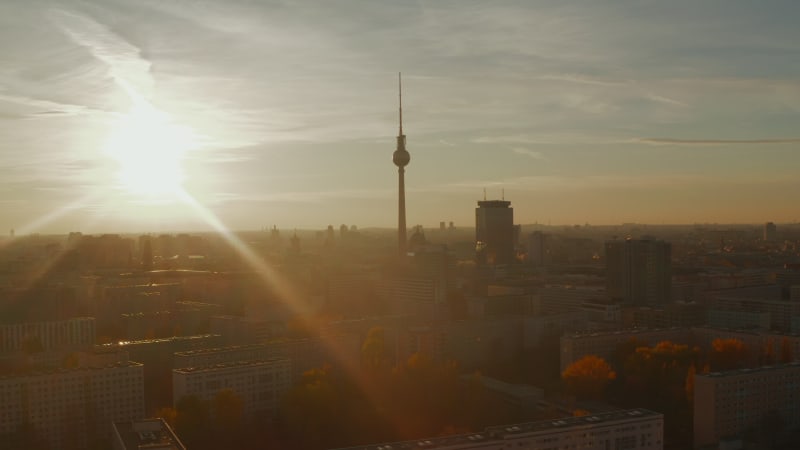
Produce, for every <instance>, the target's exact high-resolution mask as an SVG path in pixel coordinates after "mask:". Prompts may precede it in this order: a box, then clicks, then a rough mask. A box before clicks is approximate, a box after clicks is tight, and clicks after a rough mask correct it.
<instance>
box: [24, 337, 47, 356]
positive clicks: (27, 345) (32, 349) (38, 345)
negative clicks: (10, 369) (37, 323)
mask: <svg viewBox="0 0 800 450" xmlns="http://www.w3.org/2000/svg"><path fill="white" fill-rule="evenodd" d="M22 350H23V351H24V352H25V353H27V354H32V353H41V352H43V351H44V346H43V345H42V340H41V339H39V336H30V337H27V338H25V340H23V341H22Z"/></svg>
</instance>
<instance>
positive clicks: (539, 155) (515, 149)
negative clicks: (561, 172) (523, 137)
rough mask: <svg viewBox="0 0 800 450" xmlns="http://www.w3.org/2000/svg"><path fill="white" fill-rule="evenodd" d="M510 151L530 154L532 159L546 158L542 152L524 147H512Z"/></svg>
mask: <svg viewBox="0 0 800 450" xmlns="http://www.w3.org/2000/svg"><path fill="white" fill-rule="evenodd" d="M511 151H513V152H514V153H516V154H518V155H525V156H530V157H531V158H533V159H546V158H545V157H544V155H543V154H542V152H537V151H535V150H530V149H527V148H524V147H512V148H511Z"/></svg>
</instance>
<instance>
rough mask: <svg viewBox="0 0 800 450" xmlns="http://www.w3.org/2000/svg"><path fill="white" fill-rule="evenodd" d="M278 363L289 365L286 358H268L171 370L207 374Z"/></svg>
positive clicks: (173, 370)
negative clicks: (283, 362) (213, 371)
mask: <svg viewBox="0 0 800 450" xmlns="http://www.w3.org/2000/svg"><path fill="white" fill-rule="evenodd" d="M279 361H280V362H282V361H285V362H287V363H289V364H291V361H290V360H288V359H286V358H268V359H257V360H243V361H233V362H226V363H219V364H211V365H208V366H201V367H183V368H180V369H172V372H174V373H182V374H189V373H195V372H209V371H212V370H221V369H230V368H235V367H247V366H253V367H254V366H263V365H267V364H273V363H276V362H279Z"/></svg>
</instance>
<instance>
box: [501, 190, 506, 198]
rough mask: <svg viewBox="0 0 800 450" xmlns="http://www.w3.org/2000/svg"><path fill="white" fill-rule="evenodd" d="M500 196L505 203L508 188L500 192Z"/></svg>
mask: <svg viewBox="0 0 800 450" xmlns="http://www.w3.org/2000/svg"><path fill="white" fill-rule="evenodd" d="M500 195H501V197H500V198H501V199H502V200H503V201H505V200H506V188H503V189H502V190H500Z"/></svg>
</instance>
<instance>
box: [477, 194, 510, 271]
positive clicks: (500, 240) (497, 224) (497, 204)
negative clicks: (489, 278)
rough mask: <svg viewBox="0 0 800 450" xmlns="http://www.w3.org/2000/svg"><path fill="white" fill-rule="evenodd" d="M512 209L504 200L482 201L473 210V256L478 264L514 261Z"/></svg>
mask: <svg viewBox="0 0 800 450" xmlns="http://www.w3.org/2000/svg"><path fill="white" fill-rule="evenodd" d="M514 237H515V232H514V208H511V202H509V201H505V200H483V201H479V202H478V207H477V208H475V254H476V258H477V260H478V264H481V265H485V264H488V265H494V264H511V263H513V262H514V261H515V257H514V245H515V243H516V242H515V238H514Z"/></svg>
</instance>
